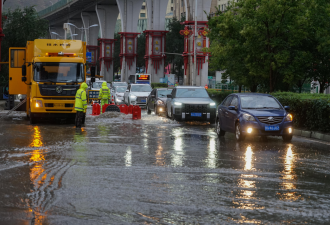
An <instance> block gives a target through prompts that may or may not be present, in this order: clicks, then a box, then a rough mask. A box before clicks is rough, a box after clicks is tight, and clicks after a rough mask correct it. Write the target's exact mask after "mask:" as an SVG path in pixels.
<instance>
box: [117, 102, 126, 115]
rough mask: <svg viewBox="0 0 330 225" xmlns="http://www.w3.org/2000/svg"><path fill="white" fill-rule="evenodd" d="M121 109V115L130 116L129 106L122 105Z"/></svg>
mask: <svg viewBox="0 0 330 225" xmlns="http://www.w3.org/2000/svg"><path fill="white" fill-rule="evenodd" d="M119 109H120V112H121V113H125V114H128V107H127V105H125V104H121V105H120V106H119Z"/></svg>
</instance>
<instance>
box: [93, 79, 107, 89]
mask: <svg viewBox="0 0 330 225" xmlns="http://www.w3.org/2000/svg"><path fill="white" fill-rule="evenodd" d="M102 84H103V81H102V82H94V83H93V85H92V88H96V89H101V87H102ZM107 86H108V88H110V84H109V83H107Z"/></svg>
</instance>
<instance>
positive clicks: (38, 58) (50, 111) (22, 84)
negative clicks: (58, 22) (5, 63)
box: [9, 39, 86, 124]
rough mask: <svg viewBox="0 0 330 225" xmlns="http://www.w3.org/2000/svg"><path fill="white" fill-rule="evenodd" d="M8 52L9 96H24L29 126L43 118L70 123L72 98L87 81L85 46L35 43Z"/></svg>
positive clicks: (68, 42)
mask: <svg viewBox="0 0 330 225" xmlns="http://www.w3.org/2000/svg"><path fill="white" fill-rule="evenodd" d="M9 51H10V62H9V92H10V94H25V95H26V98H27V102H26V113H27V116H28V117H29V118H30V122H31V123H32V124H33V123H35V122H37V121H38V120H39V119H42V118H45V117H48V118H49V117H51V118H65V119H70V120H73V119H74V118H75V113H76V111H75V110H74V104H75V95H76V92H77V90H78V89H79V87H80V85H81V83H83V82H85V80H86V73H85V71H86V69H85V62H86V43H85V42H82V41H74V40H52V39H37V40H35V41H28V42H27V45H26V47H25V48H10V50H9Z"/></svg>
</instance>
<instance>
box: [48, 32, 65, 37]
mask: <svg viewBox="0 0 330 225" xmlns="http://www.w3.org/2000/svg"><path fill="white" fill-rule="evenodd" d="M51 33H52V34H55V35H57V36H59V37H60V38H61V37H62V38H63V36H61V35H59V34H58V33H56V32H51Z"/></svg>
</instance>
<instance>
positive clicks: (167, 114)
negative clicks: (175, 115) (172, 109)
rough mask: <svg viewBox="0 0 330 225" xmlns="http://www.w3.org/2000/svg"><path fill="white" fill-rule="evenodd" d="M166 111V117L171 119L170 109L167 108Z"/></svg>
mask: <svg viewBox="0 0 330 225" xmlns="http://www.w3.org/2000/svg"><path fill="white" fill-rule="evenodd" d="M165 110H166V116H167V118H170V115H169V113H168V109H167V107H166V108H165Z"/></svg>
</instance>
